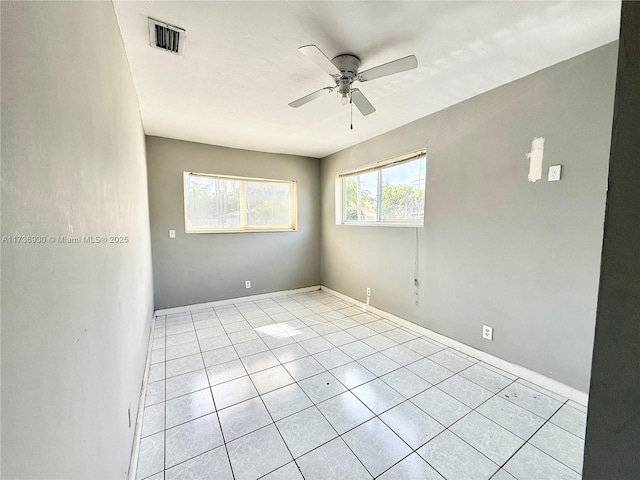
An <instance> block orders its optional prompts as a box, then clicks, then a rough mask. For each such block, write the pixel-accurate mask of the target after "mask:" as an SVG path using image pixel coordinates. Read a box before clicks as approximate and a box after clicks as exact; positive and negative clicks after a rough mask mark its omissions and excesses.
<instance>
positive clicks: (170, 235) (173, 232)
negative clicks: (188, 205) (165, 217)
mask: <svg viewBox="0 0 640 480" xmlns="http://www.w3.org/2000/svg"><path fill="white" fill-rule="evenodd" d="M169 238H176V231H175V230H169Z"/></svg>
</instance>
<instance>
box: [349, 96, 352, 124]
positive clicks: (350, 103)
mask: <svg viewBox="0 0 640 480" xmlns="http://www.w3.org/2000/svg"><path fill="white" fill-rule="evenodd" d="M349 106H350V107H351V130H353V97H352V96H351V95H349Z"/></svg>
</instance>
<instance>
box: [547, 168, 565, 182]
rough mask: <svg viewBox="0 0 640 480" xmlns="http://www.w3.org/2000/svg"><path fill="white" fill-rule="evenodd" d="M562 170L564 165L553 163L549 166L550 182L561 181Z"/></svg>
mask: <svg viewBox="0 0 640 480" xmlns="http://www.w3.org/2000/svg"><path fill="white" fill-rule="evenodd" d="M561 172H562V165H552V166H550V167H549V177H548V181H549V182H559V181H560V173H561Z"/></svg>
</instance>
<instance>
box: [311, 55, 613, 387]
mask: <svg viewBox="0 0 640 480" xmlns="http://www.w3.org/2000/svg"><path fill="white" fill-rule="evenodd" d="M616 54H617V45H616V44H609V45H606V46H604V47H601V48H599V49H597V50H594V51H591V52H588V53H586V54H584V55H581V56H579V57H576V58H574V59H571V60H568V61H565V62H563V63H560V64H558V65H555V66H553V67H550V68H548V69H545V70H543V71H540V72H537V73H535V74H533V75H531V76H528V77H526V78H523V79H521V80H518V81H516V82H513V83H511V84H508V85H505V86H503V87H500V88H497V89H495V90H492V91H490V92H487V93H485V94H482V95H479V96H477V97H474V98H472V99H470V100H468V101H465V102H462V103H460V104H458V105H455V106H453V107H451V108H448V109H446V110H443V111H440V112H438V113H435V114H433V115H430V116H427V117H425V118H422V119H420V120H418V121H416V122H413V123H411V124H409V125H406V126H404V127H401V128H399V129H397V130H394V131H391V132H388V133H386V134H384V135H381V136H379V137H376V138H374V139H372V140H369V141H367V142H364V143H362V144H359V145H357V146H355V147H352V148H349V149H346V150H343V151H341V152H338V153H336V154H334V155H331V156H329V157H327V158H325V159H323V160H322V163H321V166H322V169H321V176H322V181H321V185H322V212H323V213H322V240H321V245H322V250H321V259H322V262H321V275H322V276H321V278H322V284H323V285H326V286H328V287H329V288H332V289H335V290H337V291H339V292H342V293H344V294H347V295H349V296H352V297H354V298H357V299H360V300H364V299H365V295H364V294H365V288H366V287H371V288H372V297H371V304H372V305H373V306H375V307H378V308H381V309H383V310H386V311H388V312H391V313H393V314H396V315H398V316H400V317H403V318H406V319H408V320H410V321H412V322H415V323H417V324H419V325H422V326H425V327H427V328H429V329H431V330H433V331H436V332H438V333H441V334H443V335H446V336H448V337H450V338H453V339H456V340H458V341H460V342H462V343H465V344H467V345H470V346H472V347H475V348H478V349H480V350H483V351H486V352H488V353H491V354H493V355H495V356H497V357H500V358H503V359H505V360H507V361H510V362H513V363H516V364H519V365H523V366H525V367H528V368H530V369H532V370H535V371H537V372H540V373H542V374H544V375H547V376H549V377H551V378H554V379H556V380H559V381H561V382H564V383H566V384H568V385H571V386H573V387H575V388H578V389H580V390H582V391H587V390H588V386H589V374H590V360H591V351H592V350H591V349H592V343H593V330H594V321H595V308H596V295H597V287H598V275H599V267H600V248H601V244H602V231H603V227H602V224H603V217H604V204H605V193H606V187H607V165H608V162H607V160H608V152H609V144H610V138H611V122H612V115H613V94H614V84H615V65H616V58H617V55H616ZM377 114H383V112H378V113H377ZM539 136H542V137H545V139H546V143H545V156H544V176H543V180H541V181H538V182H536V183H529V182H528V181H527V172H528V160H527V159H526V157H525V154H526V153H527V152H529V151H530V148H531V141H532V140H533V138H534V137H539ZM423 147H426V149H427V155H428V165H427V194H426V220H425V226H424V228H420V229H418V245H419V246H418V249H417V250H418V258H419V274H418V279H419V296H418V299H419V305H418V306H416V305H415V304H414V287H413V271H414V263H415V255H416V229H412V228H392V227H355V226H337V225H335V220H334V210H335V209H334V177H335V174H336V173H337V172H339V171H342V170H347V169H350V168H354V167H357V166H360V165H366V164H370V163H372V162H376V161H380V160H384V159H386V158H389V157H393V156H395V155H399V154H402V153H405V152H410V151H412V150H415V149H418V148H423ZM555 164H562V168H563V170H562V180H561V181H560V182H557V183H549V182H547V181H546V173H547V167H548V166H549V165H555ZM483 324H486V325H490V326H492V327H493V328H494V341H493V342H489V341H487V340H483V339H482V338H481V328H482V325H483Z"/></svg>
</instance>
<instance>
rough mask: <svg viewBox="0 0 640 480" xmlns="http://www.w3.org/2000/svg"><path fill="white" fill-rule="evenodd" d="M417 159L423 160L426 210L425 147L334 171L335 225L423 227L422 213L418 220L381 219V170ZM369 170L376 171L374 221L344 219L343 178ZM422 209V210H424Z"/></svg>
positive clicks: (345, 203)
mask: <svg viewBox="0 0 640 480" xmlns="http://www.w3.org/2000/svg"><path fill="white" fill-rule="evenodd" d="M418 159H424V162H425V170H424V173H425V195H424V199H423V202H425V205H424V210H426V198H427V195H426V174H427V150H426V148H423V149H420V150H416V151H413V152H410V153H406V154H404V155H399V156H397V157H393V158H389V159H387V160H382V161H380V162H376V163H372V164H369V165H365V166H362V167H358V168H354V169H351V170H345V171H342V172H338V173H336V177H335V222H336V225H343V226H358V227H405V228H406V227H412V228H415V227H424V215H423V217H422V219H420V220H418V221H407V220H398V221H389V220H382V219H381V215H382V188H383V187H382V182H381V181H380V180H381V175H382V173H381V172H382V171H383V170H384V169H386V168H391V167H395V166H397V165H401V164H403V163H408V162H412V161H415V160H418ZM369 172H378V182H377V196H376V199H377V211H376V220H375V221H371V220H369V221H367V220H359V221H358V220H349V221H347V220H345V218H344V217H345V212H346V209H347V198H346V195H345V192H344V185H345V183H344V179H345V178H346V177H349V176H352V175H361V174H363V173H369ZM424 210H423V211H424Z"/></svg>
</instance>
